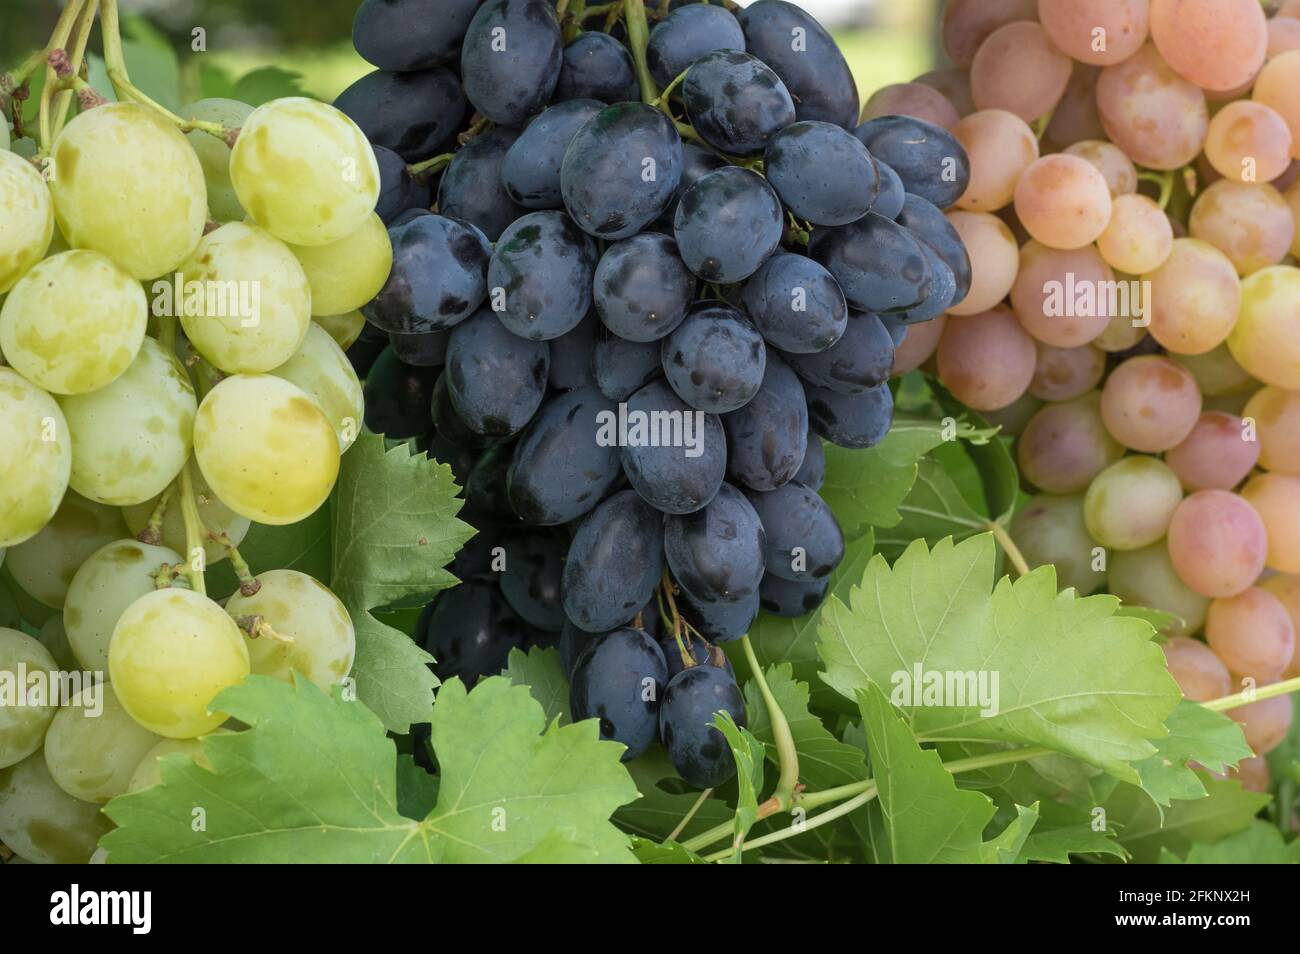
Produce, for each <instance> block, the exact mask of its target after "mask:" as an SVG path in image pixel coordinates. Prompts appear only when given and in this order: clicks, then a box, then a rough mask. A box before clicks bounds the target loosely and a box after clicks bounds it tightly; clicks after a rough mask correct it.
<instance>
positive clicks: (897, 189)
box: [871, 156, 907, 219]
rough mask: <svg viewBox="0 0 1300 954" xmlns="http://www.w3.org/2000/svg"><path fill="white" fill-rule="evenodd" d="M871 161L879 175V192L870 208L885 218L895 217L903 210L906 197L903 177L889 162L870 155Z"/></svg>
mask: <svg viewBox="0 0 1300 954" xmlns="http://www.w3.org/2000/svg"><path fill="white" fill-rule="evenodd" d="M871 161H872V162H874V163H875V166H876V175H877V176H879V177H880V194H879V195H877V196H876V202H875V204H874V205H873V206H872V207H871V209H872V211H873V212H875V213H876V214H877V215H879V216H883V217H884V218H886V219H893V218H897V216H898V213H899V212H901V211H903V202H904V201H905V200H906V198H907V192H906V190H905V189H904V188H903V179H902V177H901V176H899V174H898V173H897V172H895V171H894V170H893V168H892V167H891V166H890V165H889V163H887V162H884V161H882V160H880V159H878V158H876V157H875V156H872V157H871Z"/></svg>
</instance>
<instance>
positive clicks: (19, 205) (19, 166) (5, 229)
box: [0, 122, 54, 295]
mask: <svg viewBox="0 0 1300 954" xmlns="http://www.w3.org/2000/svg"><path fill="white" fill-rule="evenodd" d="M2 125H4V123H3V122H0V126H2ZM5 128H6V129H7V128H8V127H7V126H6V127H5ZM0 212H3V217H0V262H3V263H4V264H3V266H2V267H0V295H3V294H4V293H5V292H7V291H9V289H11V288H13V287H14V284H15V283H16V282H17V281H18V279H20V278H22V276H23V275H24V274H25V273H26V272H27V270H28V269H30V268H31V267H32V266H33V265H35V264H36V263H37V262H39V261H40V260H41V259H42V258H44V257H45V252H46V249H48V248H49V247H50V239H51V238H52V237H53V235H54V202H53V200H52V199H51V198H50V190H49V188H48V187H47V186H46V185H45V180H44V179H42V178H41V174H40V173H39V172H37V171H36V168H35V166H33V165H32V164H31V163H30V162H27V161H26V160H25V159H20V158H19V157H18V156H16V155H14V154H13V153H12V152H8V151H7V150H5V149H0Z"/></svg>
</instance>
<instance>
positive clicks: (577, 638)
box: [559, 619, 604, 680]
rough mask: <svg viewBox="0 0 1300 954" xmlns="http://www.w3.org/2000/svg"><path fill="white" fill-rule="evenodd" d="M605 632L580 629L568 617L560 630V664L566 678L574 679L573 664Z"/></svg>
mask: <svg viewBox="0 0 1300 954" xmlns="http://www.w3.org/2000/svg"><path fill="white" fill-rule="evenodd" d="M602 635H604V634H603V633H589V632H587V631H586V630H585V629H579V628H578V627H577V626H574V625H573V620H571V619H566V620H565V621H564V628H563V629H562V630H560V642H559V650H560V665H561V666H563V667H564V676H565V678H566V679H569V680H572V679H573V666H574V664H575V663H576V662H577V661H578V657H580V656H581V655H582V653H583V650H585V649H586V648H587V646H588V645H590V644H591V643H592V642H593V641H595V640H596V639H598V638H599V637H600V636H602Z"/></svg>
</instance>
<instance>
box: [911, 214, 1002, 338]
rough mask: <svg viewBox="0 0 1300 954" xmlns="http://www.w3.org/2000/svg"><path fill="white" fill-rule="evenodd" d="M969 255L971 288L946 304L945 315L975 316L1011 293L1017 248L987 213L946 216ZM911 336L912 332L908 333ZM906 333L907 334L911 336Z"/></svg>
mask: <svg viewBox="0 0 1300 954" xmlns="http://www.w3.org/2000/svg"><path fill="white" fill-rule="evenodd" d="M948 221H949V222H951V223H952V226H953V228H954V229H956V230H957V235H958V237H959V238H960V239H961V242H962V244H963V245H964V246H965V247H966V251H967V253H968V254H969V256H970V273H971V286H970V290H969V291H968V292H967V293H966V297H965V299H963V300H962V301H960V302H957V303H955V304H953V305H950V306H949V308H948V312H949V314H953V315H978V314H981V313H982V312H986V311H988V310H989V309H991V308H993V307H994V306H995V305H997V304H998V303H999V302H1001V301H1002V300H1003V299H1004V298H1006V297H1007V294H1008V293H1009V292H1010V291H1011V286H1012V285H1014V284H1015V281H1016V273H1017V272H1018V271H1019V270H1020V249H1019V247H1018V246H1017V245H1016V239H1015V236H1014V235H1012V234H1011V230H1010V229H1009V228H1007V226H1006V223H1004V222H1003V221H1002V220H1001V219H999V218H998V217H997V216H995V215H991V214H989V213H988V212H965V211H962V210H960V209H954V210H952V211H951V212H949V213H948ZM911 333H914V332H911ZM911 333H909V334H911Z"/></svg>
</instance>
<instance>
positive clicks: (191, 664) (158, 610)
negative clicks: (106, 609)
mask: <svg viewBox="0 0 1300 954" xmlns="http://www.w3.org/2000/svg"><path fill="white" fill-rule="evenodd" d="M182 637H183V638H182ZM108 669H109V673H110V675H111V677H112V684H113V690H114V691H115V692H116V693H117V698H118V700H119V701H121V703H122V705H123V706H125V707H126V711H127V712H129V713H131V716H132V718H134V719H135V720H136V721H137V722H139V723H140V724H141V725H143V726H144V727H145V728H147V729H149V730H150V731H152V732H156V733H157V734H158V735H162V736H166V737H167V738H169V739H192V738H194V737H195V736H199V735H203V734H204V733H205V732H211V731H212V730H213V729H215V728H216V727H217V726H219V725H221V723H223V722H225V721H226V718H227V716H226V715H225V713H223V712H212V711H211V710H209V709H208V704H209V703H210V702H211V701H212V700H213V699H214V698H216V697H217V695H219V694H220V693H221V691H222V690H223V689H227V688H229V687H230V686H233V685H235V684H236V683H238V682H239V681H240V680H242V679H243V678H244V677H245V676H247V675H248V671H249V663H248V649H247V648H246V647H245V646H244V637H243V634H241V633H240V631H239V627H238V626H236V625H235V622H234V620H232V619H231V618H230V617H229V616H227V615H226V611H225V610H223V609H222V608H221V607H220V606H218V605H217V604H216V603H214V602H212V600H210V599H208V598H207V597H206V596H203V595H201V594H199V593H195V592H194V591H193V590H182V589H169V590H155V591H154V592H152V593H147V594H145V595H144V596H142V597H140V598H139V599H138V600H136V601H135V602H134V603H132V604H131V605H130V606H129V607H127V609H126V612H124V613H123V614H122V617H121V618H120V619H119V620H118V621H117V626H116V627H115V628H114V629H113V639H112V642H111V643H110V645H109V650H108Z"/></svg>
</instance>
